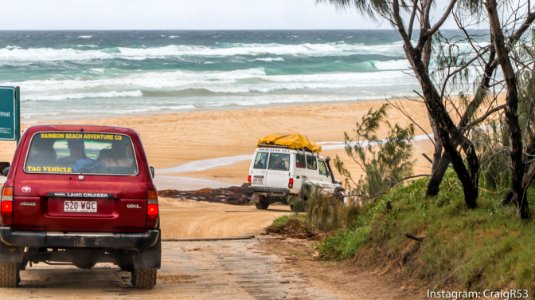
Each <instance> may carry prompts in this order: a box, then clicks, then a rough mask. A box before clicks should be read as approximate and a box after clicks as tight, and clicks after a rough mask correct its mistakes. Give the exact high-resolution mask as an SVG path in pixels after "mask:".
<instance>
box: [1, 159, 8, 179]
mask: <svg viewBox="0 0 535 300" xmlns="http://www.w3.org/2000/svg"><path fill="white" fill-rule="evenodd" d="M9 166H10V164H9V163H8V162H5V161H3V162H0V170H2V176H6V177H7V174H8V173H9Z"/></svg>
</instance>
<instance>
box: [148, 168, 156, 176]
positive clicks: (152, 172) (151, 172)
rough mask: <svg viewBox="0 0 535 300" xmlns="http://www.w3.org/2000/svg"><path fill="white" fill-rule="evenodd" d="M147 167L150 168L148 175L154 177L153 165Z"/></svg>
mask: <svg viewBox="0 0 535 300" xmlns="http://www.w3.org/2000/svg"><path fill="white" fill-rule="evenodd" d="M149 169H150V176H151V177H152V178H154V174H155V171H154V167H153V166H150V167H149Z"/></svg>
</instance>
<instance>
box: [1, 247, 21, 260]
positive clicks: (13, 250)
mask: <svg viewBox="0 0 535 300" xmlns="http://www.w3.org/2000/svg"><path fill="white" fill-rule="evenodd" d="M23 259H24V248H19V247H11V246H7V245H5V244H4V243H1V242H0V261H3V262H13V263H21V262H22V261H23Z"/></svg>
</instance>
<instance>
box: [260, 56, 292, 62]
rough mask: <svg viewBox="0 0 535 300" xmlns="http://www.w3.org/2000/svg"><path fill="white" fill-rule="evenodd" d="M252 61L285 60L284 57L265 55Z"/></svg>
mask: <svg viewBox="0 0 535 300" xmlns="http://www.w3.org/2000/svg"><path fill="white" fill-rule="evenodd" d="M252 61H265V62H274V61H276V62H281V61H285V60H284V58H282V57H264V58H255V59H253V60H252Z"/></svg>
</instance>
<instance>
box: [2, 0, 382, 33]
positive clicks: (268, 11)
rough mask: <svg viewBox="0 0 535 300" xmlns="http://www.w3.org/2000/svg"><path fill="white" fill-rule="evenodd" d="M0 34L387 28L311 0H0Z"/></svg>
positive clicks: (349, 12) (353, 11)
mask: <svg viewBox="0 0 535 300" xmlns="http://www.w3.org/2000/svg"><path fill="white" fill-rule="evenodd" d="M0 3H1V4H2V11H3V13H2V17H0V30H13V29H41V30H45V29H376V28H381V29H388V28H390V26H389V24H387V23H386V22H384V23H382V24H381V23H377V22H374V21H372V20H370V19H369V18H366V17H363V16H361V15H358V14H357V12H356V11H355V10H348V11H340V10H337V9H336V8H335V7H333V6H332V5H328V4H316V1H315V0H0Z"/></svg>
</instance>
